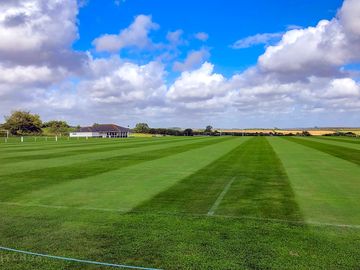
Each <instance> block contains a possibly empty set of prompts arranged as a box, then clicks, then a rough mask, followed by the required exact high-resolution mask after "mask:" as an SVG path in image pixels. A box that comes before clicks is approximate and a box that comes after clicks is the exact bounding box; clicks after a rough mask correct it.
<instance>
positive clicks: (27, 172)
mask: <svg viewBox="0 0 360 270" xmlns="http://www.w3.org/2000/svg"><path fill="white" fill-rule="evenodd" d="M299 140H300V141H299ZM303 141H305V143H306V144H305V143H303ZM319 144H320V146H319ZM323 144H325V146H324V145H323ZM354 153H356V149H351V148H346V147H341V146H339V145H333V144H326V143H320V142H317V141H314V140H304V139H290V140H286V139H281V138H264V137H254V138H249V137H221V138H214V137H209V138H206V137H201V138H196V137H194V138H179V137H177V138H171V137H169V138H136V139H129V140H120V139H119V140H101V139H99V140H90V139H89V140H87V141H81V140H79V141H66V140H62V141H59V142H58V143H55V142H37V143H35V142H26V143H23V144H20V143H11V144H0V161H1V163H0V186H1V189H0V205H1V207H0V216H1V219H0V246H7V247H12V248H18V249H23V250H28V251H34V252H40V253H47V254H52V255H59V256H67V257H74V258H79V259H88V260H95V261H103V262H109V263H120V264H130V265H137V266H144V267H156V268H161V269H357V267H358V266H359V265H360V259H359V258H360V249H359V246H360V227H359V226H358V225H359V224H360V216H359V211H358V209H359V206H360V205H359V200H358V199H357V198H359V195H360V194H359V190H360V186H359V181H358V177H357V175H360V167H359V165H358V164H357V163H356V162H354V160H356V158H355V159H354V158H353V157H354V156H356V154H354ZM339 155H340V156H341V157H340V156H339ZM344 156H345V158H344ZM2 161H6V162H2ZM339 179H341V180H339ZM330 223H331V224H330ZM343 225H344V226H343ZM0 268H1V269H29V270H35V269H40V270H41V269H44V270H45V269H110V268H104V267H103V268H101V267H93V266H88V265H84V264H79V263H69V262H60V261H55V260H51V259H44V258H41V259H40V258H35V257H32V256H25V255H18V254H14V253H10V252H3V251H0Z"/></svg>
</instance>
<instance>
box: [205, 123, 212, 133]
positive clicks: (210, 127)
mask: <svg viewBox="0 0 360 270" xmlns="http://www.w3.org/2000/svg"><path fill="white" fill-rule="evenodd" d="M212 129H213V127H212V126H210V125H209V126H206V128H205V132H211V131H212Z"/></svg>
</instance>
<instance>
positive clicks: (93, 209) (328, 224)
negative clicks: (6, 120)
mask: <svg viewBox="0 0 360 270" xmlns="http://www.w3.org/2000/svg"><path fill="white" fill-rule="evenodd" d="M0 204H1V205H5V206H17V207H29V208H34V207H35V208H48V209H54V210H67V211H71V210H76V211H78V210H79V211H89V212H104V213H106V212H113V213H119V214H135V215H148V216H154V217H156V216H169V217H172V216H173V217H203V218H205V217H214V218H228V219H235V220H238V219H245V220H257V221H264V222H281V223H289V224H300V225H314V226H324V227H339V228H353V229H360V225H356V224H344V223H341V224H340V223H331V222H320V221H316V220H307V221H303V220H288V219H279V218H262V217H256V216H245V215H244V216H233V215H223V214H215V213H213V214H211V215H209V213H207V214H202V213H188V212H165V211H156V212H153V213H152V212H149V211H142V210H132V211H131V213H129V210H128V209H115V208H98V207H86V206H84V207H76V206H65V205H46V204H27V203H12V202H0Z"/></svg>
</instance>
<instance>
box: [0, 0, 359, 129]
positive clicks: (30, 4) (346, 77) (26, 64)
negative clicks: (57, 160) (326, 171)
mask: <svg viewBox="0 0 360 270" xmlns="http://www.w3.org/2000/svg"><path fill="white" fill-rule="evenodd" d="M358 3H359V2H358V1H354V0H346V1H345V2H344V6H343V7H342V9H341V10H340V11H339V13H338V16H337V17H336V18H334V19H333V20H329V21H326V20H324V21H321V22H319V24H318V25H316V26H315V27H308V28H305V29H299V28H296V29H291V30H289V31H287V32H286V33H285V34H284V35H283V37H282V39H281V41H280V42H278V44H276V45H274V46H270V47H268V48H267V49H266V52H265V53H264V54H263V55H262V56H261V57H260V58H259V61H258V64H257V65H256V66H254V67H251V68H249V69H248V70H246V71H244V72H241V73H238V74H235V75H234V76H231V77H230V78H228V79H227V78H225V77H224V75H222V74H220V73H217V72H214V65H213V64H211V63H209V62H205V63H204V61H206V60H207V59H208V57H209V51H208V49H206V48H203V49H201V50H198V51H191V52H189V53H188V55H187V57H186V59H185V60H184V61H183V62H179V61H178V62H175V64H174V66H173V68H174V69H175V70H178V71H182V73H181V74H180V75H179V76H178V77H177V78H175V79H174V82H173V83H168V84H167V75H168V74H167V72H166V71H165V67H164V66H163V64H161V63H159V62H158V61H150V62H148V63H145V64H136V63H133V62H131V61H130V60H126V61H125V60H123V59H121V58H120V57H118V56H112V57H109V58H97V59H94V58H92V57H91V54H90V53H89V54H88V55H85V54H84V53H80V52H75V51H73V50H72V49H71V44H72V42H73V41H74V40H75V39H76V38H77V36H78V34H77V25H76V14H77V12H78V10H77V9H78V7H77V6H76V2H75V1H65V0H63V1H60V0H52V1H44V0H36V1H35V0H24V1H6V2H5V3H2V5H1V7H0V9H1V12H0V112H1V113H2V114H7V113H8V112H9V111H10V110H12V109H17V108H22V109H23V108H26V109H30V110H33V111H35V112H38V113H41V114H43V115H44V116H46V118H50V117H58V116H62V118H65V119H67V120H69V121H71V122H72V123H76V121H79V122H80V123H84V122H85V121H86V122H87V123H92V122H101V121H102V122H105V121H106V122H119V123H120V124H124V122H126V123H128V122H130V123H133V121H148V120H149V122H150V123H151V122H154V121H157V123H158V125H159V126H164V125H165V123H170V125H177V124H179V125H182V124H184V125H185V124H186V123H192V124H193V125H198V124H199V123H204V121H205V122H206V123H210V122H212V121H215V122H216V119H220V120H218V121H223V122H221V123H224V124H223V125H228V126H236V125H238V124H241V123H243V125H245V123H247V124H248V125H253V124H254V125H256V123H262V124H264V125H273V124H274V125H275V124H277V123H278V122H277V121H278V119H285V120H284V123H287V124H288V125H292V124H293V123H294V124H297V123H309V122H310V121H312V119H313V117H311V116H313V115H316V116H319V115H323V119H325V120H328V121H329V122H331V120H332V119H333V117H335V116H336V115H345V116H346V117H344V118H343V119H345V120H346V119H348V118H351V117H353V115H355V114H354V112H359V111H360V85H359V82H357V81H356V80H355V79H354V78H352V77H351V73H348V72H346V71H344V69H345V68H343V67H342V66H344V65H346V64H349V63H353V62H356V61H357V59H359V57H360V55H359V54H358V51H359V50H357V49H358V48H359V44H360V42H359V36H360V34H359V31H358V29H359V28H358V27H357V26H358V24H359V13H358V12H357V10H358V8H359V4H358ZM50 18H51V20H50ZM157 27H158V26H157V25H156V24H154V23H153V22H152V20H151V17H150V16H144V15H140V16H138V17H136V19H135V21H134V23H133V24H132V25H131V26H129V27H128V28H126V29H124V30H123V31H121V32H120V34H119V35H112V36H113V37H112V38H114V40H111V39H112V38H110V41H111V42H107V41H106V39H103V38H104V37H106V36H103V37H100V38H99V39H97V42H98V43H97V44H96V46H100V45H101V46H100V48H98V49H99V50H108V51H118V50H121V48H125V47H137V48H151V47H152V46H154V45H153V44H152V41H151V39H150V38H149V33H150V31H151V30H154V29H156V28H157ZM63 29H66V30H67V31H63ZM52 33H54V35H53V37H54V38H53V39H51V38H50V37H51V36H52ZM182 35H183V33H182V30H177V31H174V32H169V33H168V36H167V39H168V41H169V44H165V45H163V46H162V47H161V48H162V49H163V50H164V53H165V52H168V53H172V54H173V55H177V46H178V45H179V44H181V43H182V42H183V39H182ZM108 36H111V35H108ZM256 42H268V39H267V37H266V36H265V37H264V36H258V37H257V38H254V39H248V40H247V41H246V42H245V41H243V43H242V45H241V44H240V45H239V44H238V46H245V45H246V44H247V45H249V46H250V45H251V44H254V43H256ZM100 43H101V44H100ZM14 44H17V45H18V46H14ZM94 44H95V41H94ZM244 44H245V45H244ZM101 48H102V49H101ZM82 63H86V65H83V64H82ZM78 69H80V70H81V71H82V72H81V73H80V72H74V71H79V70H78ZM74 74H75V75H76V78H75V79H74V78H73V77H72V76H73V75H74ZM342 113H343V114H342ZM249 119H251V121H250V120H249ZM343 119H340V120H341V121H342V120H343ZM352 119H355V118H354V117H353V118H352ZM345 120H344V121H345ZM355 120H356V119H355ZM355 120H353V123H355V122H354V121H355ZM357 120H358V119H357ZM357 120H356V121H357ZM246 121H247V122H246ZM217 123H220V122H217ZM229 123H230V124H229ZM317 124H319V123H317ZM320 124H321V123H320ZM299 125H301V124H299Z"/></svg>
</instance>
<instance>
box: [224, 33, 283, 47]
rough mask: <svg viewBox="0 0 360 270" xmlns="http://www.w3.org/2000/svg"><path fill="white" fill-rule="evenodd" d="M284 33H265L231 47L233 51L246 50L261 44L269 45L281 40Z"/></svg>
mask: <svg viewBox="0 0 360 270" xmlns="http://www.w3.org/2000/svg"><path fill="white" fill-rule="evenodd" d="M282 35H283V33H264V34H256V35H254V36H249V37H246V38H243V39H239V40H237V41H236V42H235V43H234V44H233V45H231V47H232V48H233V49H245V48H249V47H252V46H255V45H259V44H266V45H268V44H269V43H270V42H274V41H276V40H278V39H279V38H281V36H282Z"/></svg>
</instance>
